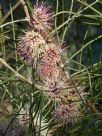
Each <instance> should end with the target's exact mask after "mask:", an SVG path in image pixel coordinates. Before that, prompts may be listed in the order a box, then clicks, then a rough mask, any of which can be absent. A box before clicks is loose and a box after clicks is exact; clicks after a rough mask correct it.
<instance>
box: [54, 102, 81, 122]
mask: <svg viewBox="0 0 102 136" xmlns="http://www.w3.org/2000/svg"><path fill="white" fill-rule="evenodd" d="M78 107H79V106H78V105H77V104H76V103H69V104H65V105H64V104H63V105H61V106H59V107H58V108H57V109H55V111H54V112H53V115H54V119H55V120H56V121H57V122H59V123H62V122H63V123H65V124H67V123H68V124H74V123H76V122H77V121H78V120H79V117H80V111H79V109H78Z"/></svg>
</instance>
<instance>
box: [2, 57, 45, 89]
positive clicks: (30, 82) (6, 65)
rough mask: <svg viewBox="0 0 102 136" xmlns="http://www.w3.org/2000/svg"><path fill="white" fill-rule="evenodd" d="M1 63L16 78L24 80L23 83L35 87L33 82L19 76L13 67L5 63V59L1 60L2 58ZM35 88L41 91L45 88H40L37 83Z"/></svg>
mask: <svg viewBox="0 0 102 136" xmlns="http://www.w3.org/2000/svg"><path fill="white" fill-rule="evenodd" d="M0 62H1V63H2V64H3V65H4V66H5V67H7V68H8V69H9V70H11V71H12V72H13V73H14V74H15V76H16V77H17V78H19V79H20V80H22V81H25V82H27V83H28V84H30V85H33V82H32V81H31V80H28V79H27V78H26V77H24V76H22V75H21V74H19V73H18V72H17V71H15V70H14V69H13V68H12V67H10V66H9V65H8V64H7V63H6V62H5V60H4V59H1V58H0ZM34 86H35V87H36V88H37V89H39V90H43V87H42V86H40V85H38V84H36V83H34Z"/></svg>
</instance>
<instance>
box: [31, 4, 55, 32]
mask: <svg viewBox="0 0 102 136" xmlns="http://www.w3.org/2000/svg"><path fill="white" fill-rule="evenodd" d="M52 16H53V12H52V11H51V7H50V6H46V5H45V4H44V3H41V4H37V5H36V6H35V7H34V10H33V17H32V26H33V27H34V28H35V30H37V31H40V32H42V31H46V30H47V31H48V30H51V26H52Z"/></svg>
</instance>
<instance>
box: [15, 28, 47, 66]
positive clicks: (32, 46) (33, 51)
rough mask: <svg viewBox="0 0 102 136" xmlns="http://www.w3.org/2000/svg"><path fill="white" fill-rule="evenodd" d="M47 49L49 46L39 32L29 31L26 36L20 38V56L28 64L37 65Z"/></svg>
mask: <svg viewBox="0 0 102 136" xmlns="http://www.w3.org/2000/svg"><path fill="white" fill-rule="evenodd" d="M46 49H47V44H46V42H45V40H44V38H43V37H42V36H41V35H40V34H39V33H38V32H34V31H33V30H31V31H27V32H26V33H25V35H23V36H21V37H20V38H19V42H18V54H19V56H20V58H21V59H22V60H23V61H25V62H27V63H28V64H33V65H36V63H37V60H38V59H39V58H40V57H41V55H42V54H43V53H44V52H45V50H46Z"/></svg>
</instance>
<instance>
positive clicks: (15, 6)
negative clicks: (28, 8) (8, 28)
mask: <svg viewBox="0 0 102 136" xmlns="http://www.w3.org/2000/svg"><path fill="white" fill-rule="evenodd" d="M20 4H21V2H20V1H19V2H17V3H16V4H15V5H14V6H13V7H12V12H13V11H14V10H15V9H16V8H17V7H18V6H19V5H20ZM10 14H11V11H8V13H7V14H6V15H5V16H4V18H3V19H2V22H4V21H5V20H6V19H7V18H8V17H9V16H10Z"/></svg>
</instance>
